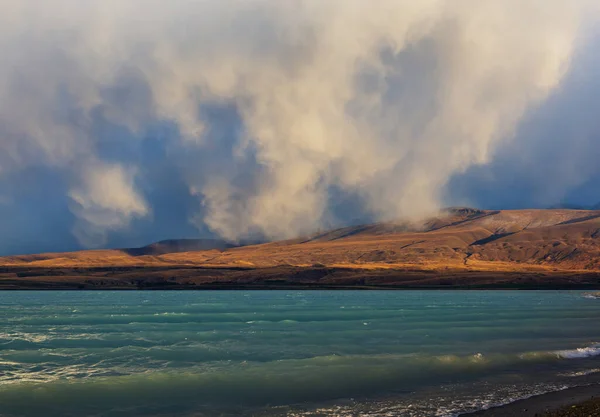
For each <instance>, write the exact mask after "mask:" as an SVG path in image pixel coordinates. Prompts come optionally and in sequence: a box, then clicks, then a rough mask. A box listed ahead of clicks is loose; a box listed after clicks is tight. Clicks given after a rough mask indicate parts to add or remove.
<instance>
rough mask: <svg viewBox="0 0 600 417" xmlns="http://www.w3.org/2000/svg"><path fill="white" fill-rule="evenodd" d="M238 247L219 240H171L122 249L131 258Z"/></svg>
mask: <svg viewBox="0 0 600 417" xmlns="http://www.w3.org/2000/svg"><path fill="white" fill-rule="evenodd" d="M235 246H236V245H233V244H230V243H228V242H226V241H224V240H219V239H169V240H161V241H160V242H156V243H152V244H151V245H148V246H143V247H141V248H131V249H122V251H123V252H125V253H127V254H129V255H131V256H145V255H153V256H156V255H165V254H167V253H179V252H194V251H207V250H215V249H216V250H221V251H222V250H225V249H231V248H234V247H235Z"/></svg>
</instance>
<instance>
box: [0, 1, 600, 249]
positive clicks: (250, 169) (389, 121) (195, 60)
mask: <svg viewBox="0 0 600 417" xmlns="http://www.w3.org/2000/svg"><path fill="white" fill-rule="evenodd" d="M0 6H2V9H3V16H2V17H0V27H1V28H0V49H1V50H2V51H4V52H3V53H4V56H3V60H2V64H0V147H1V149H2V154H1V155H0V175H3V174H2V172H15V171H19V170H26V169H27V168H28V167H30V166H39V165H44V166H49V167H51V168H52V169H55V170H58V171H61V172H64V176H65V178H66V180H65V181H66V182H67V183H68V184H69V185H68V187H67V188H69V189H70V191H69V193H68V196H69V198H70V199H71V200H72V202H73V203H72V204H71V210H72V212H73V213H74V214H75V216H76V217H77V220H76V221H75V222H76V223H75V226H74V231H75V234H76V236H77V237H78V238H79V239H80V241H81V242H82V243H83V244H86V245H90V244H96V245H97V244H102V242H104V241H105V238H106V234H107V233H109V232H111V231H114V230H118V229H122V228H127V227H130V226H131V223H132V221H134V220H135V219H141V218H144V217H148V215H149V214H150V213H151V211H152V202H150V201H148V200H147V199H146V198H145V197H144V196H145V194H146V193H147V192H148V189H151V188H152V184H149V183H147V182H145V181H147V180H146V179H145V178H151V177H152V174H151V173H152V172H153V171H154V170H157V169H159V168H158V167H157V165H160V164H156V162H153V163H152V164H151V163H149V162H148V160H146V159H144V157H143V155H142V153H143V152H142V151H141V150H140V149H142V148H143V146H144V145H143V143H145V142H147V141H148V140H150V139H152V138H156V136H157V135H162V133H159V132H166V133H165V134H166V136H165V137H164V138H162V139H161V140H164V141H165V142H166V143H167V145H165V149H166V151H165V153H164V155H163V157H164V159H165V160H168V164H169V165H170V166H171V165H172V166H174V167H176V169H175V170H169V172H170V175H176V176H177V178H173V180H172V181H173V183H177V184H179V183H180V182H181V181H183V182H184V183H185V184H186V185H187V191H188V193H189V195H191V196H193V197H195V198H196V201H197V207H196V209H195V210H192V211H191V212H190V213H188V216H189V218H190V220H191V221H192V222H193V223H194V224H196V225H197V226H198V227H200V228H203V227H205V226H207V227H209V228H210V229H211V230H212V231H213V232H215V233H217V234H219V235H221V236H223V237H225V238H228V239H231V240H237V239H243V238H248V237H253V236H264V237H267V238H283V237H289V236H294V235H297V234H301V233H306V232H310V231H312V230H315V229H316V228H317V227H320V226H323V225H329V224H335V223H336V222H338V221H340V220H343V219H340V218H339V217H340V216H341V217H343V216H344V214H343V212H344V211H343V210H340V208H339V204H337V201H332V198H334V196H335V198H337V197H340V196H341V198H342V199H344V201H358V203H359V205H360V211H361V213H362V215H364V216H366V217H372V218H376V219H390V218H397V217H420V216H423V215H426V214H427V213H432V212H434V211H436V210H437V209H439V207H440V205H442V204H443V203H444V193H445V191H446V186H447V183H448V181H449V179H450V178H453V177H455V176H457V175H460V174H461V173H462V172H465V171H467V170H469V169H470V168H471V169H472V167H474V166H479V165H485V164H487V163H489V162H490V161H491V158H492V157H493V156H494V155H496V151H497V149H499V148H501V147H504V146H507V145H506V144H509V143H512V141H514V140H515V134H516V133H517V132H518V131H519V128H520V122H521V121H522V120H523V118H524V117H525V116H527V115H528V114H529V113H531V112H533V111H534V110H535V109H536V108H538V107H539V106H540V105H542V104H543V103H544V102H545V100H546V99H547V98H548V97H549V96H551V95H552V94H553V92H554V91H556V90H557V89H558V88H559V87H560V86H561V82H562V80H563V79H564V77H565V74H567V73H568V71H569V69H570V65H571V61H572V59H573V57H574V56H575V51H576V50H577V48H578V47H580V43H581V39H582V32H583V31H585V30H586V28H587V27H588V26H589V25H590V23H591V22H595V21H596V19H597V16H598V14H597V6H596V5H595V3H594V2H591V1H586V0H580V1H572V2H564V1H558V0H556V1H554V0H550V1H548V0H526V1H523V0H506V1H502V2H498V1H492V0H471V1H463V2H455V1H450V0H424V1H419V2H413V1H398V0H380V1H378V2H376V3H375V4H373V5H368V4H367V3H366V2H364V1H362V0H302V1H289V2H281V1H274V0H249V1H237V0H226V1H194V0H175V1H172V2H164V1H158V0H144V1H142V0H127V1H117V0H90V1H86V2H81V1H79V0H48V1H45V2H38V1H35V0H22V1H20V2H13V1H8V0H0ZM165 126H167V127H169V128H166V129H163V128H164V127H165ZM161 129H162V130H161ZM126 167H127V168H126ZM332 190H335V192H332ZM348 212H352V213H353V214H352V215H353V216H354V215H355V214H356V210H355V209H354V208H351V209H349V210H348Z"/></svg>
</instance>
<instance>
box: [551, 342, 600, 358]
mask: <svg viewBox="0 0 600 417" xmlns="http://www.w3.org/2000/svg"><path fill="white" fill-rule="evenodd" d="M555 353H556V355H557V356H558V357H559V358H563V359H581V358H591V357H594V356H600V345H592V346H588V347H584V348H577V349H570V350H559V351H556V352H555Z"/></svg>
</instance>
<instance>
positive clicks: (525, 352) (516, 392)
mask: <svg viewBox="0 0 600 417" xmlns="http://www.w3.org/2000/svg"><path fill="white" fill-rule="evenodd" d="M599 323H600V300H599V299H594V298H591V297H586V296H585V294H584V293H583V292H580V291H198V292H192V291H189V292H187V291H183V292H181V291H148V292H144V291H131V292H128V291H121V292H112V291H106V292H102V291H98V292H85V291H81V292H76V291H72V292H66V291H65V292H63V291H46V292H44V291H39V292H38V291H25V292H20V291H7V292H0V416H5V417H13V416H20V417H22V416H36V417H37V416H41V415H43V416H61V417H67V416H77V417H80V416H165V417H166V416H211V417H212V416H238V415H247V416H355V415H361V416H369V415H371V416H380V415H386V416H451V415H456V414H457V413H460V412H464V411H472V410H476V409H481V408H486V407H489V406H491V405H494V404H501V403H506V402H509V401H512V400H515V399H517V398H522V397H527V396H531V395H534V394H537V393H542V392H548V391H553V390H558V389H562V388H565V387H570V386H576V385H579V384H584V383H588V382H590V381H591V380H595V379H596V378H600V369H599V368H600V356H599V355H600V324H599Z"/></svg>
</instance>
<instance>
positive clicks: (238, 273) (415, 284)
mask: <svg viewBox="0 0 600 417" xmlns="http://www.w3.org/2000/svg"><path fill="white" fill-rule="evenodd" d="M53 289H55V290H324V289H327V290H427V289H431V290H434V289H436V290H439V289H444V290H453V289H461V290H468V289H472V290H497V289H500V290H509V289H512V290H542V289H548V290H587V291H590V292H591V293H594V292H597V291H598V290H600V271H586V272H582V271H560V272H558V271H556V272H548V271H546V272H532V271H526V270H521V271H519V270H515V271H485V270H444V271H436V270H420V269H416V268H415V269H392V268H380V269H375V268H374V269H358V268H345V267H327V266H318V267H316V266H313V267H301V266H287V265H286V266H277V267H264V268H249V267H233V266H231V267H218V268H217V267H201V266H195V267H192V266H160V267H138V266H121V267H24V266H12V267H8V266H5V267H0V290H53Z"/></svg>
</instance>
